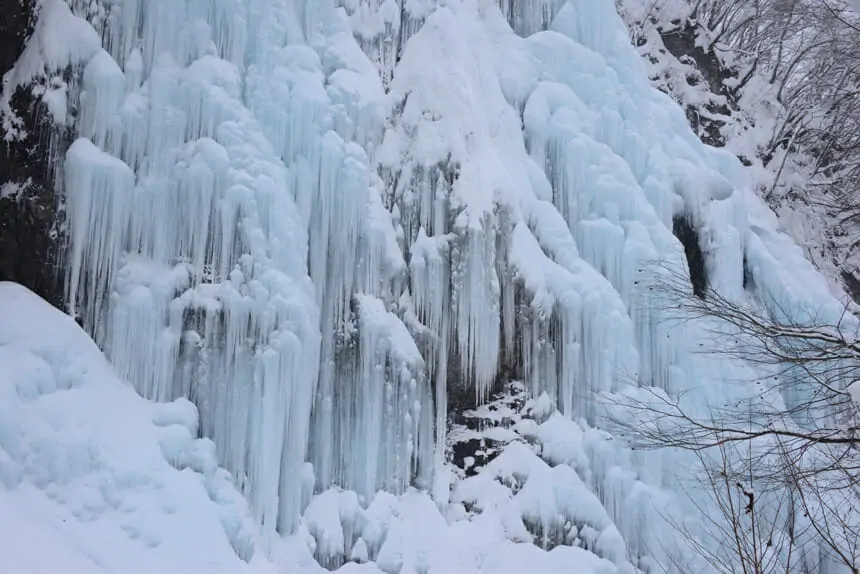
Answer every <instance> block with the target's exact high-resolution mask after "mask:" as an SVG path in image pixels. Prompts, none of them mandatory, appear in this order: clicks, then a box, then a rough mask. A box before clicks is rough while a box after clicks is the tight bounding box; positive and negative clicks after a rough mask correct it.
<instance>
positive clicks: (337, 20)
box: [0, 0, 841, 564]
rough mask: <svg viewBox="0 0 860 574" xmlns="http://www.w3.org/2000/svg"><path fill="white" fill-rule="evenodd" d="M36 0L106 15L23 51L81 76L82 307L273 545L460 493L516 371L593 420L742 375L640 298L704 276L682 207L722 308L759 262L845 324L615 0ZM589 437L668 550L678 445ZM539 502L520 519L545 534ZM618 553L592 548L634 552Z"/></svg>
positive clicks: (761, 272) (606, 480)
mask: <svg viewBox="0 0 860 574" xmlns="http://www.w3.org/2000/svg"><path fill="white" fill-rule="evenodd" d="M42 10H43V14H42V18H43V19H44V18H48V17H49V16H50V17H52V18H55V19H56V21H57V22H61V23H63V22H65V24H62V26H63V27H65V28H68V27H69V26H71V25H74V26H76V27H79V28H84V29H85V30H84V32H82V33H81V34H80V35H79V36H78V37H79V38H84V40H81V41H80V42H79V43H77V44H74V43H69V44H68V46H56V45H53V44H44V46H42V45H40V44H33V45H34V46H42V52H39V54H42V56H43V57H42V62H43V65H46V66H47V67H48V68H52V67H53V68H56V67H61V66H65V65H68V64H73V65H78V66H79V67H80V70H81V73H80V74H79V76H78V77H77V79H76V81H74V82H72V83H71V84H70V87H69V98H70V101H71V102H74V103H75V106H72V107H73V108H74V109H75V110H78V111H77V115H76V118H75V121H76V126H77V130H78V133H79V136H80V139H78V140H77V141H76V142H75V143H74V144H73V145H72V146H71V148H70V149H69V150H68V153H67V154H66V156H65V161H64V166H63V178H64V183H65V201H66V208H67V215H68V225H69V229H68V232H69V237H70V244H71V245H70V252H69V255H68V261H67V271H68V273H67V285H68V292H67V300H68V304H69V308H70V310H71V312H73V313H75V314H76V315H78V316H79V317H80V318H81V320H82V321H83V324H84V325H85V327H86V328H87V329H88V330H89V331H90V332H91V333H92V334H93V336H94V338H95V339H96V340H97V342H98V343H99V344H100V345H101V346H102V347H103V348H104V349H105V351H106V353H107V354H108V356H109V357H110V359H111V361H112V362H113V364H114V365H115V367H116V368H117V369H118V371H119V373H120V374H121V375H122V376H123V377H125V378H127V379H128V380H130V381H132V382H133V383H134V385H135V386H136V388H137V389H138V391H139V392H140V393H141V394H142V395H143V396H145V397H147V398H151V399H154V400H158V401H168V400H173V399H176V398H178V397H181V396H187V397H189V398H190V399H191V400H192V401H193V402H194V403H195V404H196V405H197V407H198V409H199V411H200V417H201V432H202V434H204V435H205V436H207V437H210V438H211V439H212V440H213V441H214V443H215V444H216V445H217V454H218V458H219V461H220V463H221V464H223V465H224V466H225V467H226V468H228V469H229V470H230V471H231V472H232V474H233V475H234V477H235V479H236V481H237V484H238V485H239V486H240V488H241V489H242V491H243V492H244V493H245V494H246V495H247V497H248V499H249V503H250V506H251V510H252V512H253V513H254V514H255V516H256V517H257V518H258V520H259V521H260V522H261V524H262V525H263V527H264V529H265V530H266V532H268V533H270V534H271V533H274V532H275V531H276V530H277V531H279V532H281V533H288V532H291V531H293V530H294V529H295V527H296V525H297V524H298V523H299V517H300V515H301V514H302V512H303V511H304V510H305V507H306V505H307V504H308V501H309V499H310V497H311V495H312V493H313V492H321V491H326V490H327V489H328V488H329V487H331V486H339V487H342V488H345V489H348V490H353V491H355V492H356V493H358V495H359V496H360V497H361V500H362V501H363V502H362V504H366V503H367V501H369V500H370V498H371V497H372V496H373V495H374V494H375V493H376V492H377V490H379V489H383V490H386V491H389V492H393V493H401V492H403V491H404V490H405V489H406V488H407V487H408V486H410V485H414V486H417V487H419V488H421V489H425V490H427V491H429V492H432V493H433V496H434V498H435V500H436V502H437V503H438V504H440V505H442V506H444V505H445V504H446V503H447V501H448V497H449V494H450V490H451V489H450V485H449V482H448V481H449V478H448V476H449V473H448V470H447V469H446V460H445V434H446V421H447V419H448V412H447V411H448V408H449V404H452V401H451V400H449V393H451V394H454V393H456V394H457V396H464V395H465V396H468V397H471V398H470V402H473V403H475V404H478V403H480V402H482V401H483V400H484V399H486V398H487V397H488V396H489V395H490V393H491V392H492V391H493V390H498V389H499V388H500V385H501V384H502V383H504V382H506V381H507V380H509V379H517V380H521V381H523V384H524V389H525V391H524V392H525V393H526V394H527V395H528V396H529V397H531V398H533V399H537V398H539V397H541V400H542V401H549V406H548V407H547V408H548V409H549V410H552V409H557V410H558V411H559V412H560V414H561V415H563V416H564V417H566V418H568V419H575V420H577V421H579V422H580V423H581V425H582V426H583V428H588V427H590V426H596V425H599V424H600V421H601V416H602V414H603V409H602V407H601V403H600V402H599V401H598V400H597V398H598V397H599V396H600V395H601V394H605V393H612V392H617V391H621V390H622V389H623V388H624V387H625V386H626V385H629V384H631V383H633V384H637V383H638V384H642V385H651V386H655V387H658V388H660V389H663V390H665V391H667V392H669V393H676V392H680V391H682V390H685V389H686V387H687V386H688V383H687V381H696V388H706V389H707V388H709V387H708V385H707V384H703V381H704V382H707V381H713V382H714V384H715V385H717V383H718V382H719V381H720V380H721V378H725V377H729V376H731V375H732V373H734V371H732V369H734V368H740V367H736V366H731V365H729V366H726V365H715V364H713V362H709V361H707V359H705V358H702V357H701V356H700V355H698V354H696V353H694V352H693V351H692V349H695V347H696V344H697V339H696V336H697V330H696V327H695V325H691V326H688V327H687V328H685V329H682V328H680V327H678V326H670V325H667V323H666V322H664V321H661V310H660V309H659V308H658V307H657V306H656V305H654V304H653V302H652V300H651V297H650V294H649V291H648V289H649V284H651V282H650V281H649V280H648V279H649V278H650V277H652V276H653V275H654V274H656V273H661V272H662V271H661V269H672V268H677V269H686V266H687V262H686V259H685V254H684V249H683V248H682V246H681V244H680V243H679V242H678V240H677V239H675V237H674V236H673V234H672V227H673V219H677V218H678V217H683V218H685V219H686V220H688V221H690V222H692V225H693V226H694V227H695V228H696V229H697V230H698V241H699V244H700V247H701V250H702V252H703V254H704V265H705V267H706V269H707V272H708V273H707V274H708V276H709V278H710V281H711V284H712V286H713V287H715V288H718V289H720V290H722V291H723V292H724V293H726V294H727V296H729V297H739V296H741V294H742V292H743V290H744V261H746V268H747V270H748V272H749V274H751V276H752V278H753V279H754V285H755V288H756V289H757V293H756V295H757V296H758V297H760V298H761V299H762V300H767V301H775V302H778V303H779V304H780V306H781V307H782V308H785V309H800V308H801V307H802V306H803V305H802V304H803V303H805V302H807V301H815V302H816V305H815V308H816V309H820V308H821V306H822V304H823V305H824V306H825V307H826V309H825V311H826V312H830V313H836V314H838V313H839V312H840V311H841V309H840V308H839V305H838V303H837V302H835V301H834V300H832V299H830V298H829V295H827V289H826V286H825V285H824V283H823V281H822V280H821V278H820V277H818V276H817V275H816V274H815V273H814V271H813V270H812V269H811V267H810V266H809V265H808V264H807V263H806V262H805V261H804V260H803V257H802V255H801V254H800V252H799V250H798V249H797V248H796V247H795V246H793V244H791V243H790V241H788V240H787V239H786V238H785V237H783V236H781V235H779V234H777V233H776V232H775V231H773V230H774V229H775V228H776V225H775V222H774V221H773V216H772V214H771V213H770V212H768V211H767V210H766V209H764V208H763V207H762V205H761V204H760V202H758V201H757V200H756V199H755V198H754V197H753V196H752V195H751V194H749V193H748V192H747V191H746V190H745V189H744V185H743V182H742V181H741V179H740V177H739V174H740V170H739V164H738V163H737V162H736V160H735V159H734V158H733V157H731V156H729V155H728V154H723V153H721V152H718V151H715V150H713V149H711V148H708V147H706V146H704V145H703V144H702V143H701V142H700V141H699V140H698V139H697V138H696V137H695V135H694V134H693V133H692V132H691V131H690V128H689V126H688V124H687V120H686V118H685V116H684V113H683V111H682V110H681V109H680V108H678V107H677V106H676V105H675V104H674V103H673V102H672V101H671V100H670V99H669V98H668V97H667V96H665V95H663V94H661V93H659V92H658V91H656V90H654V89H652V88H651V87H650V86H649V82H648V78H647V76H646V74H645V71H644V69H643V67H642V64H641V62H640V60H639V56H638V55H637V53H636V52H635V51H634V49H633V48H632V47H631V46H630V45H629V41H628V38H627V33H626V31H625V29H624V27H623V24H622V23H621V21H620V19H619V17H618V16H617V14H616V12H615V8H614V5H613V3H612V2H611V1H609V0H567V1H562V0H533V1H529V0H523V1H517V0H513V1H507V0H506V1H504V2H502V3H501V6H500V5H499V4H498V3H497V2H494V1H491V0H447V1H446V0H439V1H434V0H422V1H418V0H410V1H405V0H404V1H398V0H385V1H384V2H380V1H377V0H344V1H343V2H340V3H338V4H337V5H336V3H335V2H334V0H191V1H189V2H183V3H177V2H176V1H175V0H110V1H108V0H105V1H104V2H101V3H99V2H83V1H78V0H74V1H72V2H71V6H70V7H69V6H67V5H66V4H65V3H64V2H62V1H61V0H44V1H43V3H42ZM85 20H87V21H89V22H90V24H86V22H85ZM42 23H43V25H44V26H45V27H47V29H48V30H50V27H51V26H55V27H56V26H60V25H61V24H57V23H56V22H55V23H53V24H51V23H49V22H47V21H46V20H43V22H42ZM94 30H95V31H94ZM98 37H101V39H102V41H101V47H99V45H98V43H97V42H96V44H95V45H94V44H93V42H92V39H93V38H96V39H97V38H98ZM34 38H35V39H36V41H39V38H40V37H39V36H38V34H37V35H36V36H34ZM43 40H44V38H43ZM43 43H44V42H43ZM48 48H50V49H52V50H54V51H53V52H50V50H48ZM63 50H68V51H69V53H66V52H63ZM48 52H50V54H49V53H48ZM46 54H47V55H46ZM37 55H38V54H37ZM22 73H23V72H22ZM0 103H2V102H0ZM58 109H66V110H67V109H71V107H68V106H67V107H66V108H58ZM656 262H659V263H660V264H659V265H657V264H656ZM685 272H686V271H685ZM751 284H752V283H751ZM822 302H823V303H822ZM837 316H838V315H837ZM714 388H716V387H714V386H712V387H710V390H708V391H707V392H708V393H710V394H714V393H716V392H717V391H715V390H714ZM703 404H705V403H703ZM576 428H579V427H576ZM607 449H608V450H607ZM612 449H616V450H612ZM610 451H611V452H613V453H616V454H611V455H610V454H608V453H610ZM589 452H590V455H591V456H593V457H594V458H595V462H594V466H593V468H592V470H590V471H589V473H588V477H587V482H588V485H589V488H590V489H591V490H593V491H594V492H596V493H598V495H599V497H600V500H599V502H598V504H602V505H603V506H605V507H606V509H607V510H606V512H605V516H606V518H605V520H604V519H603V518H601V519H600V520H601V521H602V522H600V524H602V526H601V528H609V526H607V525H613V524H614V525H617V526H618V529H619V530H620V532H621V534H622V535H623V536H624V538H626V539H627V543H628V544H633V539H634V538H635V539H636V540H637V542H636V543H635V544H634V546H635V548H632V549H631V551H632V552H633V553H635V554H636V555H645V554H647V553H648V552H649V551H653V550H654V548H653V547H652V546H653V545H652V544H651V542H649V539H650V538H651V537H652V536H654V535H653V534H647V532H648V528H647V521H648V520H649V518H648V516H649V512H651V511H649V510H644V509H646V507H648V506H649V503H644V502H643V503H641V504H639V506H637V508H640V509H643V510H641V511H637V512H635V513H630V512H625V503H626V501H629V500H630V497H635V496H639V495H637V494H636V490H635V489H634V488H633V487H634V486H635V485H636V484H645V483H650V484H652V485H653V486H654V488H655V489H656V488H660V487H663V486H670V485H671V484H672V480H673V479H672V474H673V467H672V466H671V464H672V463H671V461H670V460H669V459H668V458H667V457H663V456H662V455H658V454H655V455H653V456H652V455H645V454H638V453H637V454H636V456H628V455H629V453H627V451H624V449H623V447H611V448H610V447H606V446H602V447H600V448H599V449H597V448H595V449H591V450H590V451H589ZM625 453H627V454H625ZM583 456H585V455H584V454H583ZM565 460H567V459H565ZM556 462H558V461H556ZM568 462H570V464H571V465H573V466H571V467H566V468H568V470H570V468H573V467H575V466H576V465H574V464H573V462H572V461H568ZM500 464H501V463H500ZM502 466H504V465H502ZM529 468H532V467H531V466H529ZM541 468H542V467H541ZM614 468H619V469H624V470H623V472H622V471H614V470H613V469H614ZM493 472H501V473H502V474H504V473H505V472H508V471H504V472H503V471H501V470H498V469H497V470H496V471H493ZM530 472H531V471H530V470H527V471H523V472H522V473H519V471H518V474H517V476H526V477H528V476H531V475H530ZM535 472H537V471H535ZM559 472H561V471H559ZM571 472H573V471H571ZM548 473H549V471H546V472H544V470H541V471H540V473H538V474H536V475H535V476H537V475H539V476H541V477H545V481H544V482H543V483H540V484H543V485H544V486H547V485H549V488H550V489H553V488H556V489H557V488H561V486H559V485H560V484H561V483H563V482H565V483H570V481H571V480H573V479H572V478H571V477H565V476H562V474H563V473H562V474H559V473H556V474H557V475H558V476H556V478H546V477H549V476H550V474H548ZM619 473H621V474H619ZM488 476H489V475H488ZM619 477H620V478H619ZM556 479H558V480H559V481H561V482H559V483H558V484H559V485H556V486H552V485H553V484H555V483H553V480H556ZM541 480H544V479H543V478H542V479H541ZM546 481H549V482H546ZM643 481H644V482H643ZM475 488H476V489H477V491H480V490H481V487H480V486H476V487H475ZM533 488H534V489H537V490H539V487H538V486H533ZM537 490H534V494H535V496H537V495H538V492H537ZM459 492H460V494H457V496H459V497H460V498H461V499H462V500H463V501H468V502H470V504H471V503H475V496H476V495H475V494H474V493H472V494H470V493H469V492H468V491H466V492H465V493H464V492H463V491H462V490H461V491H459ZM455 494H456V493H455ZM524 496H525V495H524ZM559 496H561V495H559ZM539 498H540V497H538V498H536V499H535V500H536V501H537V502H535V504H538V503H540V500H539ZM562 499H563V498H559V499H558V500H562ZM558 500H557V501H556V502H558ZM523 504H524V506H523V507H522V508H521V510H522V515H521V516H520V517H519V518H518V520H524V521H525V522H526V523H529V524H540V525H543V526H542V528H544V530H545V529H546V528H548V527H549V526H550V523H553V524H554V522H553V521H554V520H556V518H557V517H556V516H555V515H552V513H551V512H544V513H543V514H542V513H541V512H540V511H533V508H534V507H533V506H528V505H527V504H526V503H523ZM571 512H573V511H571ZM573 514H575V513H573ZM573 514H572V515H571V516H573ZM601 516H603V515H602V514H601ZM572 519H573V518H571V520H572ZM613 528H614V527H613ZM514 531H516V529H514ZM621 547H622V550H621V551H618V550H617V545H611V544H610V545H609V546H607V548H609V550H606V551H605V552H604V553H603V555H604V556H605V557H609V558H611V559H612V560H613V561H615V562H616V564H621V563H626V562H625V561H626V560H627V557H626V556H625V555H624V550H623V547H624V544H623V542H622V545H621Z"/></svg>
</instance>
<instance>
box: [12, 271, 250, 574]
mask: <svg viewBox="0 0 860 574" xmlns="http://www.w3.org/2000/svg"><path fill="white" fill-rule="evenodd" d="M0 318H2V319H0V365H2V369H0V564H2V570H3V572H4V573H6V572H8V573H9V574H25V573H32V574H36V573H42V572H44V573H47V572H60V571H62V572H70V573H74V574H79V573H89V572H129V573H131V572H140V573H151V572H176V573H179V572H182V573H183V574H184V573H190V572H201V573H202V572H223V573H227V572H231V573H233V572H242V571H244V568H246V567H247V564H246V563H245V562H243V561H242V560H241V559H240V558H239V556H244V557H248V558H250V557H251V556H252V554H253V553H254V544H255V536H256V535H255V532H256V527H255V524H254V522H253V520H252V519H251V517H250V514H249V513H248V509H247V504H246V503H245V501H244V499H243V498H242V497H241V495H239V493H238V492H237V491H236V490H235V488H234V487H233V486H232V483H231V481H230V478H229V475H228V474H227V472H226V471H224V470H223V469H220V468H219V467H218V464H217V462H216V459H215V448H214V445H213V444H212V442H211V441H210V440H208V439H197V438H196V436H197V425H198V421H197V412H196V409H195V408H194V406H193V405H192V404H190V403H189V402H188V401H185V400H179V401H176V402H172V403H161V404H156V403H152V402H149V401H146V400H144V399H142V398H141V397H140V396H138V395H137V394H136V393H135V392H134V389H133V388H132V387H131V386H130V385H128V384H127V383H124V382H122V381H120V380H119V379H118V378H117V376H116V374H115V373H114V370H113V368H112V367H111V366H110V364H109V363H108V362H107V360H106V359H105V358H104V356H103V355H102V353H101V351H100V350H99V349H98V347H96V345H95V344H94V343H93V341H92V340H91V339H90V338H89V337H88V336H87V334H86V333H84V332H83V331H82V330H81V329H80V327H78V325H76V324H75V322H74V321H73V320H72V319H71V318H70V317H68V316H65V315H63V314H62V313H61V312H59V311H58V310H56V309H54V308H53V307H51V306H50V305H48V304H47V303H46V302H44V301H42V300H41V299H39V298H38V297H37V296H35V295H33V294H32V293H31V292H29V291H27V290H26V289H24V288H23V287H21V286H19V285H16V284H13V283H0Z"/></svg>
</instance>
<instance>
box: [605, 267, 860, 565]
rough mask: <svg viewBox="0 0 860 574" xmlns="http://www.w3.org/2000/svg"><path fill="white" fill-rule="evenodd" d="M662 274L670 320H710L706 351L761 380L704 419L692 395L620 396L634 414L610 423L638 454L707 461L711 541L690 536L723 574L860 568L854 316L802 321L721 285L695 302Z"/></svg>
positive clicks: (859, 348) (858, 360)
mask: <svg viewBox="0 0 860 574" xmlns="http://www.w3.org/2000/svg"><path fill="white" fill-rule="evenodd" d="M659 275H660V274H657V276H659ZM663 277H664V279H659V280H656V282H655V286H654V288H653V289H654V292H655V293H656V295H655V298H656V299H657V300H658V301H659V304H660V305H661V306H662V307H664V308H666V309H669V310H670V312H669V315H670V316H671V319H669V320H670V321H690V320H695V321H705V322H707V324H709V325H710V331H711V334H712V335H713V339H712V342H713V343H712V345H713V346H712V347H711V348H707V349H704V352H706V353H713V354H715V355H717V356H718V357H721V358H723V359H728V360H738V359H740V360H742V361H744V362H746V363H748V364H750V365H752V366H753V367H755V372H756V373H758V374H759V377H758V378H756V380H752V381H736V382H735V384H737V385H745V384H746V385H749V388H751V389H752V392H751V393H750V394H749V396H747V397H744V398H742V399H741V400H736V401H732V402H729V403H727V404H723V405H719V406H713V405H711V406H709V408H708V409H706V411H707V412H708V413H709V414H708V415H707V416H701V415H700V414H697V413H694V412H693V409H692V408H691V407H690V405H689V404H688V403H685V401H684V398H683V397H673V396H670V395H669V394H667V393H665V392H663V391H662V390H655V389H653V388H650V387H644V388H642V389H640V391H641V392H639V393H636V394H630V395H627V396H626V397H625V398H624V399H621V403H622V406H621V410H619V411H617V412H619V413H625V414H624V415H618V416H613V417H612V422H613V424H614V426H616V427H617V428H618V429H620V430H621V431H622V432H623V433H624V434H627V435H628V436H630V437H632V441H633V442H634V443H635V444H636V445H637V447H639V448H665V447H671V448H675V449H679V450H681V451H688V452H692V453H694V454H695V456H696V458H697V460H698V461H699V462H700V464H701V467H702V475H701V477H702V478H701V485H700V487H703V489H704V491H706V492H708V493H709V495H710V498H711V504H707V505H701V506H700V510H701V512H702V514H703V516H704V521H705V522H706V528H705V529H704V533H705V535H704V540H703V539H702V538H701V536H702V532H701V531H700V532H698V533H697V534H698V537H697V536H693V535H692V534H685V536H686V537H687V538H688V539H689V542H690V544H691V545H692V546H693V547H694V548H695V549H696V550H697V551H698V552H699V553H700V554H701V555H702V556H703V557H704V558H705V559H706V560H707V561H708V562H709V563H710V564H711V565H712V566H714V567H715V568H716V569H717V570H718V571H721V572H732V573H734V572H744V573H748V572H798V571H802V572H830V571H832V570H828V569H827V568H828V566H827V565H828V564H829V565H831V566H830V567H832V566H833V565H835V566H837V570H836V571H839V572H842V571H847V572H851V573H856V572H858V567H860V514H858V509H860V480H858V479H860V450H858V446H860V432H858V431H860V400H858V394H860V393H858V389H860V382H858V379H860V342H858V339H857V335H858V332H857V326H856V321H855V320H854V317H853V316H851V315H848V314H847V313H846V314H845V315H844V316H843V317H842V320H840V321H839V322H837V323H836V324H829V323H826V322H824V321H816V320H815V314H814V313H807V316H808V317H811V318H812V319H811V320H810V321H806V322H800V321H798V320H793V319H789V317H792V316H794V317H797V316H798V315H797V313H794V314H788V313H786V312H785V310H784V309H782V308H781V307H780V306H779V305H778V304H775V303H774V302H768V304H767V305H754V304H752V303H747V302H745V301H737V300H735V299H732V298H729V297H726V296H724V295H721V294H720V293H718V292H716V291H715V290H713V289H707V290H706V292H705V293H703V294H702V295H703V296H700V297H695V296H690V295H689V294H688V293H687V290H688V289H687V288H686V286H685V285H684V284H683V283H682V281H686V279H683V278H682V277H681V276H680V275H678V274H664V275H663ZM665 277H668V279H666V278H665ZM729 384H732V383H729ZM631 415H632V416H631ZM674 525H675V526H676V527H677V528H678V529H679V530H680V531H681V532H682V533H688V532H689V530H688V529H687V528H686V527H685V526H684V525H683V524H681V523H680V522H676V523H675V524H674ZM708 538H712V539H713V540H712V541H711V542H713V544H709V543H708V540H707V539H708ZM842 568H847V570H843V569H842Z"/></svg>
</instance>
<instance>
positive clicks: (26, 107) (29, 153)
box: [0, 0, 69, 307]
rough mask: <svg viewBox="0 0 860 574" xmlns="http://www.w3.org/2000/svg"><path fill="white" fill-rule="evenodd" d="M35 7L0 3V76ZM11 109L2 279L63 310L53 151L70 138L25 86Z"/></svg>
mask: <svg viewBox="0 0 860 574" xmlns="http://www.w3.org/2000/svg"><path fill="white" fill-rule="evenodd" d="M34 5H35V2H33V0H0V13H2V14H3V19H2V21H0V75H3V74H5V73H6V72H8V71H9V70H10V69H11V68H12V67H13V66H14V64H15V62H16V61H17V60H18V58H19V56H20V55H21V53H22V52H23V50H24V46H25V45H26V41H27V39H28V38H29V37H30V35H31V34H32V32H33V26H34V23H35V18H36V14H35V7H34ZM11 107H12V111H13V112H14V113H15V114H16V115H17V116H18V117H19V118H20V119H21V121H22V125H21V126H20V128H21V129H20V136H19V137H15V138H11V137H9V134H8V133H6V131H5V130H3V129H2V128H0V190H2V192H0V281H15V282H17V283H20V284H22V285H24V286H26V287H27V288H29V289H31V290H32V291H34V292H35V293H37V294H38V295H40V296H41V297H43V298H44V299H45V300H47V301H49V302H50V303H52V304H53V305H55V306H57V307H61V306H62V303H63V292H62V280H61V277H62V275H61V273H60V272H59V270H58V267H59V266H58V263H59V257H60V251H61V247H62V241H61V239H62V233H61V229H60V225H59V216H58V211H59V210H58V208H57V205H58V204H57V194H56V193H55V187H54V169H53V168H54V166H53V165H51V161H52V160H51V158H52V157H55V156H54V155H52V153H51V152H52V149H58V148H57V147H56V146H64V145H65V143H66V142H67V141H68V135H69V134H68V133H66V132H65V130H62V129H59V128H57V127H55V126H53V125H52V123H51V121H50V117H49V116H48V114H47V110H46V109H45V105H44V104H43V103H41V102H40V101H39V98H38V97H36V96H35V95H34V94H33V92H32V90H31V89H29V87H20V88H18V89H17V90H16V91H15V93H14V94H13V96H12V99H11Z"/></svg>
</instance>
